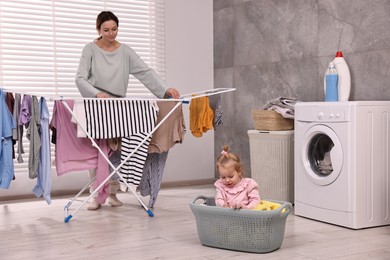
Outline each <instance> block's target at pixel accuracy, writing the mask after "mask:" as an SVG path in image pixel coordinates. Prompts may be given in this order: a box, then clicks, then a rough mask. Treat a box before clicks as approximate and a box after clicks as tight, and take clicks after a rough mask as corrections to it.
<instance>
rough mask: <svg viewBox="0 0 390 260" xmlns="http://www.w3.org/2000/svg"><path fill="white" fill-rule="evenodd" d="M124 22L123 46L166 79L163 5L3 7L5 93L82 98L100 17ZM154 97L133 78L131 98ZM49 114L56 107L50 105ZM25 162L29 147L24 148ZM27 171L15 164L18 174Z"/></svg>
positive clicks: (78, 1) (76, 1)
mask: <svg viewBox="0 0 390 260" xmlns="http://www.w3.org/2000/svg"><path fill="white" fill-rule="evenodd" d="M102 10H110V11H112V12H113V13H115V15H116V16H118V18H119V34H118V38H117V39H118V41H120V42H122V43H125V44H128V45H129V46H131V47H132V48H133V49H134V50H135V51H136V52H137V53H138V54H139V55H140V56H141V57H142V59H143V60H144V61H145V62H146V63H147V64H148V65H149V66H150V67H152V68H153V69H155V70H156V71H157V73H158V74H159V75H160V76H161V77H162V78H163V79H165V69H164V60H165V56H164V49H165V48H164V0H117V1H87V0H64V1H54V0H35V1H28V0H24V1H22V0H15V1H0V87H3V88H5V89H6V90H10V91H14V92H19V93H30V94H35V95H37V96H47V97H52V96H64V97H79V96H80V94H79V92H78V89H77V87H76V85H75V83H74V81H75V75H76V71H77V67H78V62H79V59H80V55H81V51H82V48H83V46H84V45H85V44H86V43H88V42H91V41H93V40H94V39H95V38H97V36H98V35H97V31H96V16H97V15H98V14H99V13H100V12H101V11H102ZM147 93H149V91H148V90H147V89H146V88H145V87H144V86H143V85H142V83H140V82H139V81H138V80H137V79H135V78H134V77H132V76H130V81H129V88H128V95H133V94H136V95H147ZM48 105H49V109H51V107H52V106H53V104H52V102H49V100H48ZM24 148H25V152H26V154H25V156H26V158H25V160H24V161H25V162H26V161H28V159H27V156H28V145H27V142H26V143H25V144H24ZM25 167H27V165H25V164H20V165H18V163H15V172H17V171H19V169H21V168H23V169H24V168H25Z"/></svg>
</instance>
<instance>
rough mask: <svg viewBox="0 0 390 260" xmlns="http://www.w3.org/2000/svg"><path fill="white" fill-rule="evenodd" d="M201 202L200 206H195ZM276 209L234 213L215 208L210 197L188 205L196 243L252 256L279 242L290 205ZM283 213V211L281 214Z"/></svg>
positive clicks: (273, 248) (275, 246) (268, 250)
mask: <svg viewBox="0 0 390 260" xmlns="http://www.w3.org/2000/svg"><path fill="white" fill-rule="evenodd" d="M198 200H203V203H201V204H200V203H199V202H198V203H197V201H198ZM272 202H276V203H279V204H281V207H280V208H278V209H276V210H269V211H259V210H236V209H229V208H222V207H216V206H215V200H214V198H213V197H205V196H198V197H197V198H195V200H194V201H193V202H192V203H190V207H191V210H192V213H193V214H194V216H195V220H196V225H197V229H198V236H199V239H200V242H201V243H202V244H203V245H205V246H211V247H218V248H225V249H230V250H236V251H244V252H252V253H268V252H272V251H274V250H276V249H278V248H279V247H280V246H281V245H282V242H283V238H284V230H285V225H286V219H287V216H288V214H289V213H290V212H291V209H292V204H291V203H289V202H283V201H275V200H272ZM282 211H283V212H282Z"/></svg>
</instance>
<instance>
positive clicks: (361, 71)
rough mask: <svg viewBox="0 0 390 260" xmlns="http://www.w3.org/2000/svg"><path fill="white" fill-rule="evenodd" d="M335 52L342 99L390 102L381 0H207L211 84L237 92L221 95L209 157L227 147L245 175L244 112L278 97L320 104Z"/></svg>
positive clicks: (387, 7) (386, 21) (389, 25)
mask: <svg viewBox="0 0 390 260" xmlns="http://www.w3.org/2000/svg"><path fill="white" fill-rule="evenodd" d="M337 50H341V51H342V52H343V54H344V58H345V60H346V61H347V63H348V65H349V69H350V71H351V77H352V80H351V81H352V88H351V95H350V100H390V88H389V81H390V1H389V0H371V1H367V0H283V1H281V0H214V72H215V75H214V77H215V82H214V84H215V85H214V87H215V88H219V87H234V88H236V89H237V91H236V92H231V93H227V94H223V95H222V97H221V98H222V104H223V110H224V117H223V122H224V126H223V127H220V128H217V129H216V130H215V156H218V155H219V153H220V151H221V147H222V146H223V145H225V144H227V145H230V146H231V149H232V151H234V152H236V153H237V154H239V155H240V157H241V159H242V160H243V163H244V167H245V169H246V175H247V176H250V153H249V138H248V134H247V131H248V130H249V129H254V124H253V121H252V117H251V110H252V109H260V108H261V107H262V106H263V105H264V104H265V103H266V102H267V101H269V100H271V99H275V98H278V97H280V96H285V97H295V98H298V99H299V100H302V101H323V99H324V94H323V77H324V73H325V70H326V66H327V64H328V62H329V61H331V60H333V57H334V54H335V53H336V51H337Z"/></svg>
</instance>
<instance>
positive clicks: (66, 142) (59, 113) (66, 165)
mask: <svg viewBox="0 0 390 260" xmlns="http://www.w3.org/2000/svg"><path fill="white" fill-rule="evenodd" d="M66 102H67V104H68V105H69V107H70V108H71V109H72V108H73V101H71V100H68V101H66ZM71 117H72V115H71V114H70V112H69V111H68V110H67V109H66V108H65V105H64V104H63V103H62V101H56V102H55V104H54V109H53V116H52V120H51V126H52V127H54V128H55V129H56V136H57V139H56V142H55V143H56V147H55V161H56V169H57V175H58V176H60V175H62V174H65V173H69V172H75V171H83V170H90V169H96V181H95V183H94V188H97V187H98V186H99V185H100V184H101V183H102V182H103V181H104V180H105V179H106V178H107V177H108V175H109V166H108V162H107V161H106V160H105V158H104V157H103V155H102V154H101V153H99V151H98V150H97V149H96V148H95V147H93V146H92V143H91V141H90V140H89V139H88V138H77V126H76V124H74V123H72V122H71ZM95 141H96V143H97V145H98V146H99V148H100V149H101V150H102V152H103V154H104V155H105V156H107V158H108V157H109V152H110V148H109V146H108V144H107V140H104V139H102V140H95ZM107 197H108V182H107V183H106V184H105V185H104V186H103V187H102V189H101V190H100V191H99V193H98V197H97V201H98V202H99V203H101V204H103V203H104V201H105V200H106V198H107Z"/></svg>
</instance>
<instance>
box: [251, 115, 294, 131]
mask: <svg viewBox="0 0 390 260" xmlns="http://www.w3.org/2000/svg"><path fill="white" fill-rule="evenodd" d="M252 117H253V121H254V123H255V128H256V130H266V131H283V130H293V129H294V119H289V118H284V117H283V116H282V115H280V114H279V113H278V112H275V111H274V110H252Z"/></svg>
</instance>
